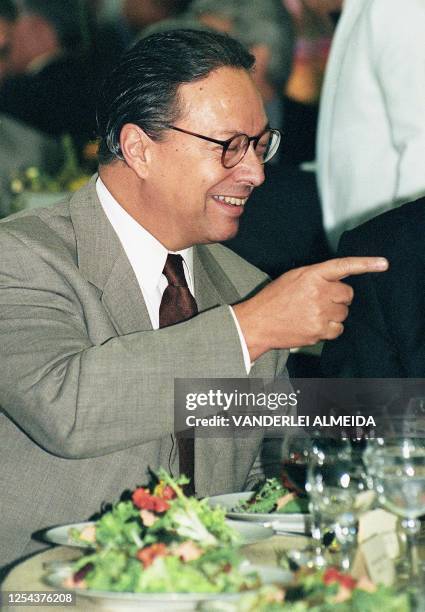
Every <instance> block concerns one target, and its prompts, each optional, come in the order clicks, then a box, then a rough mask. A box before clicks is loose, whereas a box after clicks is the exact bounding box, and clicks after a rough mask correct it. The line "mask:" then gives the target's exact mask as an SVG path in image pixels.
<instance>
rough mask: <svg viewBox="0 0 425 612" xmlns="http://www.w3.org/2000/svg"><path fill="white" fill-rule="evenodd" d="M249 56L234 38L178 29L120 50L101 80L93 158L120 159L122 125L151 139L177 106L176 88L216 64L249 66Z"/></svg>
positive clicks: (179, 110) (173, 117) (179, 112)
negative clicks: (136, 128) (135, 127)
mask: <svg viewBox="0 0 425 612" xmlns="http://www.w3.org/2000/svg"><path fill="white" fill-rule="evenodd" d="M254 61H255V60H254V57H253V56H252V55H251V54H250V53H249V52H248V51H247V50H246V49H245V48H244V47H243V46H242V45H241V44H240V43H238V42H237V41H236V40H234V39H232V38H230V37H229V36H227V35H225V34H219V33H217V32H204V31H197V30H191V29H179V30H171V31H166V32H159V33H156V34H152V35H151V36H148V37H146V38H143V39H141V40H140V41H139V42H138V43H136V44H135V45H134V46H133V47H132V48H130V49H129V50H128V51H126V52H125V53H124V54H123V56H122V57H121V59H120V60H119V62H118V64H117V65H116V66H115V68H114V69H113V70H112V72H111V73H110V74H109V76H108V77H107V78H106V80H105V82H104V84H103V87H102V91H101V95H100V99H99V104H98V113H97V121H98V132H99V137H100V147H99V161H100V163H103V164H106V163H109V162H111V161H113V160H114V159H115V158H117V157H118V158H120V159H122V153H121V149H120V143H119V139H120V133H121V129H122V127H123V125H125V124H126V123H134V124H136V125H138V126H140V127H141V128H142V129H143V130H144V131H145V132H146V133H147V134H148V135H149V136H150V137H151V138H152V139H153V140H159V139H160V138H161V132H162V131H163V130H164V129H166V127H167V124H170V123H174V122H175V121H177V120H178V119H179V118H180V117H181V115H182V113H183V110H184V109H182V108H181V107H180V104H179V99H178V87H179V85H181V84H182V83H191V82H193V81H197V80H200V79H203V78H205V77H206V76H208V75H209V74H210V72H212V71H213V70H216V69H217V68H222V67H224V66H229V67H232V68H240V69H244V70H250V69H251V68H252V66H253V65H254Z"/></svg>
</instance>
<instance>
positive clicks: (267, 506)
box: [235, 478, 308, 514]
mask: <svg viewBox="0 0 425 612" xmlns="http://www.w3.org/2000/svg"><path fill="white" fill-rule="evenodd" d="M235 511H237V512H253V513H271V512H277V513H280V514H284V513H291V512H300V513H306V512H308V500H307V498H306V497H301V496H300V495H299V494H298V493H295V492H294V491H290V490H289V489H287V488H286V487H284V486H283V484H282V483H281V482H280V481H279V480H278V479H277V478H268V479H267V480H266V482H265V483H264V484H262V485H259V486H258V487H257V488H256V489H255V490H254V492H253V494H252V497H250V498H249V499H248V500H247V501H244V502H240V503H239V504H238V506H237V507H236V508H235Z"/></svg>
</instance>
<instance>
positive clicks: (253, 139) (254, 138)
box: [167, 125, 282, 170]
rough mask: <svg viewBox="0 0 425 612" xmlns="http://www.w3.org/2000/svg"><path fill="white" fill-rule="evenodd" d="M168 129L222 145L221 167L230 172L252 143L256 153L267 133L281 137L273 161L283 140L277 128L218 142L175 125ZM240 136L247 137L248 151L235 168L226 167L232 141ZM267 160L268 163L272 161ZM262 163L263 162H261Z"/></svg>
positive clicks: (235, 136)
mask: <svg viewBox="0 0 425 612" xmlns="http://www.w3.org/2000/svg"><path fill="white" fill-rule="evenodd" d="M167 128H168V129H170V130H176V131H177V132H181V133H182V134H189V136H195V137H196V138H200V139H202V140H206V141H208V142H214V143H215V144H218V145H220V146H221V147H223V152H222V154H221V165H222V166H223V168H226V170H230V169H231V168H234V167H235V166H237V165H238V164H239V163H240V162H241V161H242V160H243V158H244V157H245V155H246V154H247V152H248V149H249V145H250V144H251V142H253V143H254V151H255V149H256V147H257V145H258V143H259V142H260V138H262V136H264V134H265V133H266V132H272V133H273V132H274V133H275V134H277V135H278V137H279V142H278V145H277V147H276V151H275V152H274V153H273V156H272V157H270V159H273V157H274V156H275V154H276V153H277V150H278V148H279V145H280V140H281V138H282V133H281V131H280V130H278V129H276V128H271V127H266V128H265V129H264V130H263V131H262V132H261V134H258V136H248V134H244V133H243V132H239V133H237V134H234V135H233V136H231V137H230V138H228V139H227V140H218V139H217V138H211V137H210V136H204V135H203V134H197V133H196V132H189V130H184V129H183V128H179V127H176V126H175V125H167ZM238 136H246V138H247V139H248V141H247V143H248V144H247V146H246V149H245V151H244V153H243V155H242V157H241V158H240V159H239V160H238V161H237V162H236V163H235V164H233V166H225V165H224V157H225V155H226V153H227V151H228V149H229V147H230V143H231V142H232V140H234V138H237V137H238ZM270 159H269V160H267V161H270ZM260 163H261V162H260ZM262 163H263V164H265V163H267V162H262Z"/></svg>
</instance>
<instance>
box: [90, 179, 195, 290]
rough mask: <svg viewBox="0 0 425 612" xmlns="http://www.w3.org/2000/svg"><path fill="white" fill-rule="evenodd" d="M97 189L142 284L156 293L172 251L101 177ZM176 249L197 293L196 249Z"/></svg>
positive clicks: (191, 286) (106, 212)
mask: <svg viewBox="0 0 425 612" xmlns="http://www.w3.org/2000/svg"><path fill="white" fill-rule="evenodd" d="M96 191H97V194H98V197H99V200H100V203H101V205H102V208H103V210H104V212H105V214H106V216H107V217H108V219H109V222H110V223H111V225H112V227H113V228H114V230H115V232H116V234H117V236H118V238H119V240H120V242H121V244H122V246H123V248H124V250H125V252H126V255H127V257H128V259H129V261H130V264H131V266H132V268H133V270H134V272H135V275H136V278H137V280H138V282H139V285H140V287H141V288H142V290H145V291H147V292H149V293H152V292H153V291H155V289H156V288H157V287H158V285H159V282H160V278H161V275H162V271H163V269H164V265H165V261H166V259H167V255H168V252H169V251H168V250H167V249H166V248H165V247H164V245H163V244H161V242H159V240H157V239H156V238H155V236H153V235H152V234H151V233H150V232H149V231H148V230H147V229H145V228H144V227H143V226H142V225H140V223H138V222H137V221H136V220H135V219H134V218H133V217H132V216H131V215H129V214H128V212H127V211H126V210H124V208H123V207H122V206H121V205H120V204H119V203H118V202H117V200H116V199H115V198H114V197H113V195H112V194H111V193H110V191H109V190H108V189H107V187H106V186H105V184H104V183H103V181H102V179H101V178H100V177H99V178H98V179H97V181H96ZM173 252H174V251H173ZM175 252H176V253H177V254H178V255H181V256H182V258H183V261H184V268H185V273H186V278H187V281H188V285H189V288H190V290H191V291H192V293H193V248H192V247H189V248H187V249H183V250H182V251H175Z"/></svg>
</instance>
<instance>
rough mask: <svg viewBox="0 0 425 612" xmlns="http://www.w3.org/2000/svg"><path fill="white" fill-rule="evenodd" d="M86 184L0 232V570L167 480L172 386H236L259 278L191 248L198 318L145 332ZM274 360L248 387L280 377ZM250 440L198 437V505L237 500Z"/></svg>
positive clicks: (263, 364)
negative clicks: (160, 475) (41, 537)
mask: <svg viewBox="0 0 425 612" xmlns="http://www.w3.org/2000/svg"><path fill="white" fill-rule="evenodd" d="M95 178H96V177H93V179H92V180H91V182H90V183H89V185H88V186H87V187H85V188H84V189H82V190H81V191H79V192H78V193H76V194H75V195H74V196H73V197H72V198H70V200H69V201H65V202H63V203H60V204H59V205H56V206H54V207H52V208H45V209H37V210H34V211H28V212H25V213H23V214H20V215H15V216H13V217H9V218H7V219H5V220H4V221H3V222H2V223H1V224H0V253H1V255H0V359H1V376H0V405H1V406H2V411H3V414H0V423H1V429H0V436H1V440H0V465H1V476H0V491H1V500H0V505H1V511H0V516H1V519H0V530H1V546H0V550H1V553H0V559H1V561H0V565H1V563H7V562H9V561H12V560H14V559H16V558H19V557H21V556H23V555H26V554H28V553H29V552H31V551H33V550H35V548H36V547H37V546H40V545H39V544H35V543H34V542H30V534H31V533H33V532H34V531H36V530H39V529H42V528H44V527H47V526H49V525H53V524H59V523H64V522H71V521H78V520H84V519H86V518H89V517H90V515H92V514H93V513H95V512H97V511H99V509H100V506H101V504H102V502H105V501H107V502H110V501H115V500H116V499H117V498H118V496H119V495H120V493H121V492H122V491H123V490H124V489H126V488H132V487H135V486H136V485H137V484H143V483H144V482H146V479H147V469H148V466H149V467H151V468H153V469H155V468H158V467H159V466H164V467H165V468H168V469H170V470H171V471H172V472H173V473H176V472H177V463H178V462H177V458H176V445H175V444H173V439H172V432H173V408H174V406H173V383H174V378H185V377H190V378H216V377H217V378H226V377H227V378H233V377H245V376H246V374H245V369H244V363H243V357H242V352H241V348H240V342H239V338H238V335H237V331H236V327H235V324H234V321H233V319H232V316H231V313H230V311H229V308H228V306H226V304H232V303H235V302H237V301H239V300H240V299H241V298H244V297H245V296H247V295H249V294H250V293H251V292H252V291H253V290H255V289H256V288H257V287H258V286H259V285H261V284H263V283H264V281H265V280H266V278H265V276H264V274H263V273H261V272H259V271H258V270H257V269H256V268H254V267H253V266H251V265H250V264H248V263H246V262H245V261H244V260H242V259H241V258H239V257H238V256H237V255H235V254H234V253H232V252H231V251H229V250H228V249H226V248H225V247H222V246H220V245H212V246H197V247H195V249H194V278H195V296H196V299H197V303H198V307H199V310H200V314H199V315H198V316H196V317H195V318H193V319H192V320H190V321H187V322H184V323H180V324H178V325H175V326H172V327H169V328H165V329H162V330H156V331H154V330H152V327H151V324H150V319H149V316H148V312H147V309H146V306H145V303H144V301H143V298H142V295H141V292H140V289H139V286H138V284H137V281H136V278H135V276H134V273H133V270H132V268H131V267H130V264H129V261H128V259H127V257H126V255H125V253H124V251H123V249H122V247H121V244H120V242H119V241H118V239H117V236H116V234H115V232H114V230H113V229H112V226H111V225H110V223H109V221H108V220H107V218H106V216H105V215H104V212H103V210H102V208H101V206H100V203H99V201H98V199H97V195H96V190H95ZM285 361H286V353H285V352H280V353H278V352H276V351H271V352H270V353H268V354H266V355H264V356H263V357H262V358H261V359H259V360H258V361H257V362H256V364H255V366H254V367H253V369H252V372H251V376H252V377H263V376H265V377H274V376H277V375H279V374H281V373H282V372H284V371H285V370H284V366H285ZM260 445H261V433H255V434H253V435H251V436H249V435H247V436H245V437H244V438H235V439H205V438H204V439H197V440H196V444H195V466H196V468H195V469H196V472H195V480H196V486H197V493H198V494H199V495H200V496H205V495H211V494H216V493H224V492H229V491H236V490H240V489H242V488H243V487H244V486H245V485H246V484H247V478H248V475H249V473H250V469H251V468H252V466H253V463H254V460H255V458H256V456H257V454H258V451H259V448H260Z"/></svg>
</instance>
